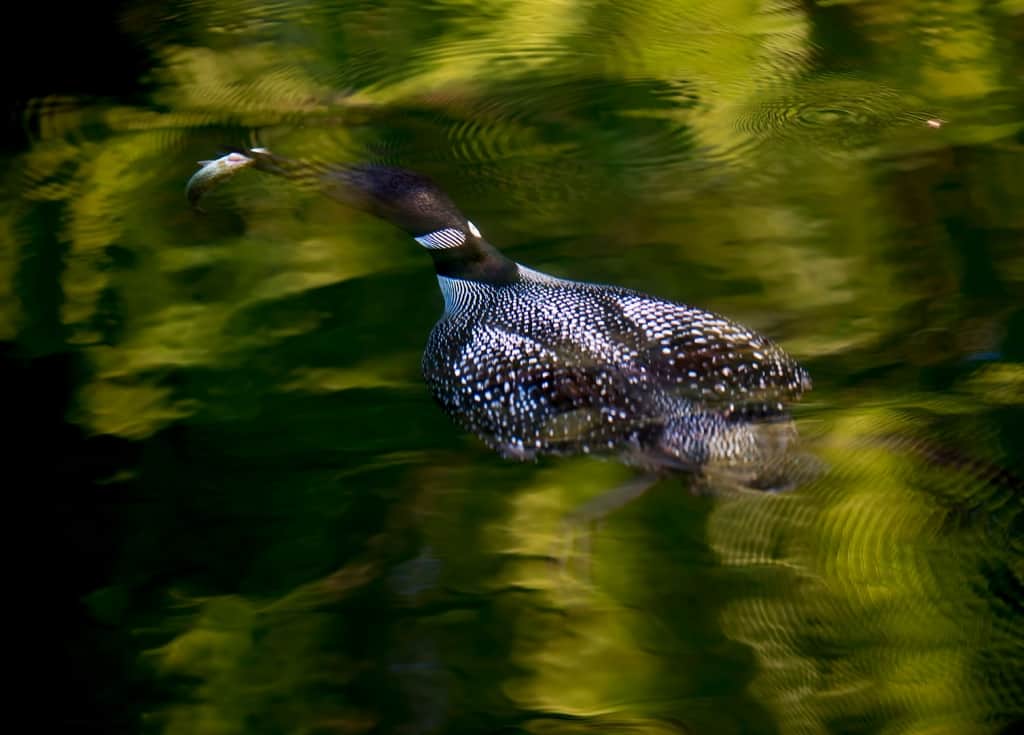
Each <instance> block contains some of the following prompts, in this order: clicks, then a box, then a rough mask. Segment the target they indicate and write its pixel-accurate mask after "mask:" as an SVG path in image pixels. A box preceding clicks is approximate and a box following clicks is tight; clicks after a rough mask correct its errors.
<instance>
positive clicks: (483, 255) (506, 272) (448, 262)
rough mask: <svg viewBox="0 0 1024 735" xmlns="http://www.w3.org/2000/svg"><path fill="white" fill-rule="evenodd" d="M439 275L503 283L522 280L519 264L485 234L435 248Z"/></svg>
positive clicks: (434, 255) (435, 260)
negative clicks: (493, 243)
mask: <svg viewBox="0 0 1024 735" xmlns="http://www.w3.org/2000/svg"><path fill="white" fill-rule="evenodd" d="M430 255H431V257H432V258H433V259H434V270H435V271H436V272H437V275H439V276H446V277H448V278H459V279H462V280H466V281H476V282H478V283H489V284H493V285H499V284H503V283H513V282H514V281H517V280H519V266H518V265H516V263H515V261H513V260H511V259H510V258H507V257H505V256H504V255H502V254H501V252H500V251H499V250H498V249H497V248H495V247H494V246H493V245H491V244H490V243H489V242H487V241H486V240H484V239H483V238H481V237H473V238H467V239H466V240H465V242H463V243H462V244H461V245H459V246H458V247H447V248H437V249H431V250H430Z"/></svg>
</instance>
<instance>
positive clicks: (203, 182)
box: [185, 153, 253, 212]
mask: <svg viewBox="0 0 1024 735" xmlns="http://www.w3.org/2000/svg"><path fill="white" fill-rule="evenodd" d="M252 164H253V159H251V158H249V157H248V156H246V155H243V154H241V153H229V154H227V155H226V156H221V157H220V158H218V159H216V160H213V161H199V165H200V166H202V168H201V169H199V170H198V171H196V172H195V173H194V174H192V178H191V179H189V180H188V184H187V185H186V186H185V196H187V197H188V202H189V204H191V205H192V208H193V209H195V210H196V211H197V212H202V211H203V209H202V208H201V207H200V206H199V200H200V199H202V197H203V195H204V194H205V193H206V192H208V191H209V190H210V189H212V188H213V187H214V186H216V185H217V184H218V183H219V182H220V181H222V180H223V179H227V178H230V177H231V176H234V175H235V174H236V173H238V172H239V171H241V170H242V169H243V168H246V167H248V166H251V165H252Z"/></svg>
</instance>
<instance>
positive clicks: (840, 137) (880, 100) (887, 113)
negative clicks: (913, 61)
mask: <svg viewBox="0 0 1024 735" xmlns="http://www.w3.org/2000/svg"><path fill="white" fill-rule="evenodd" d="M934 118H935V116H934V115H929V114H927V113H925V112H922V111H920V110H915V109H913V107H911V105H910V104H909V103H908V100H907V97H906V96H905V95H903V94H901V93H900V92H897V91H896V90H894V89H892V88H889V87H885V86H883V85H880V84H877V83H874V82H870V81H864V80H858V79H851V78H843V77H836V76H831V77H823V78H817V79H813V80H809V81H806V82H803V83H800V84H797V85H795V86H793V87H792V88H787V89H782V90H776V91H772V92H768V93H766V94H765V95H762V96H759V97H757V98H754V99H752V100H750V101H749V102H748V103H747V104H745V105H744V106H743V107H741V109H740V111H739V112H738V113H737V115H736V116H735V120H734V125H733V126H734V129H735V131H736V132H737V133H739V134H740V135H741V136H742V137H743V139H744V145H743V147H744V148H747V149H749V148H761V147H763V148H770V147H772V146H781V145H786V144H789V143H799V144H808V145H813V146H816V147H817V148H818V149H819V150H820V151H821V152H822V153H825V154H829V153H832V154H837V153H838V154H844V153H845V154H853V153H856V152H858V151H864V150H867V149H872V148H874V147H875V146H878V145H880V144H883V143H885V142H886V141H887V139H888V138H889V136H891V135H893V134H894V133H895V132H896V131H899V130H901V129H902V130H910V129H924V128H926V127H930V126H929V125H928V123H929V121H930V120H934Z"/></svg>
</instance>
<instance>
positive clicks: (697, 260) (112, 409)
mask: <svg viewBox="0 0 1024 735" xmlns="http://www.w3.org/2000/svg"><path fill="white" fill-rule="evenodd" d="M73 21H80V22H81V23H82V24H84V25H83V26H81V28H82V32H76V31H75V30H74V29H72V28H71V27H70V26H69V30H67V31H66V32H58V34H57V35H58V37H59V38H60V39H61V40H62V41H63V42H65V43H66V44H67V45H68V48H69V49H70V51H72V52H74V51H77V50H81V51H82V53H81V58H80V64H78V65H76V64H74V63H69V64H68V65H67V66H68V68H67V69H65V70H64V71H63V72H62V73H61V74H58V75H56V76H54V75H48V74H44V73H42V72H33V71H31V70H26V72H25V73H24V74H23V75H21V76H20V77H19V85H18V86H17V87H16V92H15V97H16V100H15V101H16V104H15V105H14V107H13V110H14V114H13V115H12V116H11V119H12V120H14V121H15V123H16V124H15V126H14V128H12V129H11V130H10V132H11V133H13V135H12V136H11V137H10V140H9V143H10V144H9V145H8V146H7V147H6V149H5V150H6V153H5V154H4V155H5V169H6V171H7V174H6V176H5V178H4V188H3V192H2V199H0V232H3V238H2V240H0V242H2V243H3V244H2V248H0V275H2V282H3V283H4V284H5V285H6V286H7V287H6V288H4V289H0V335H2V339H3V340H4V354H3V359H4V365H5V374H6V375H7V377H8V384H9V386H10V387H11V388H12V389H13V391H12V392H13V393H14V395H15V398H14V401H13V405H14V406H15V408H16V409H17V410H16V411H15V412H14V413H9V414H8V415H9V416H13V417H14V420H13V421H11V422H10V423H11V426H9V430H13V431H14V432H18V433H19V434H21V436H22V438H27V439H29V441H30V443H31V444H32V445H33V446H35V447H36V449H38V448H40V447H42V448H43V449H44V450H45V452H46V454H47V456H48V458H49V459H48V461H46V462H45V463H42V464H39V463H33V464H32V466H31V470H32V472H33V476H34V477H35V478H37V479H36V481H34V482H33V483H32V484H30V485H26V484H20V483H19V484H17V486H16V487H11V488H9V493H12V494H13V493H19V494H24V495H25V496H30V497H34V498H38V499H37V500H35V501H33V504H35V503H38V504H39V508H38V510H40V511H41V512H40V513H39V516H38V517H42V518H45V519H46V520H45V522H44V523H43V524H42V525H41V528H40V530H39V533H38V534H37V538H36V541H35V543H34V544H33V546H32V549H35V550H37V551H29V552H28V553H29V554H31V555H32V556H33V557H34V556H35V555H36V554H38V555H39V558H42V557H43V553H44V551H45V552H46V554H47V555H49V554H56V555H57V556H58V557H59V558H61V559H63V563H62V565H61V567H62V568H61V569H60V573H59V574H56V573H55V572H54V570H52V569H49V568H46V569H41V570H40V572H39V576H40V581H41V584H40V587H41V588H43V589H45V590H46V591H45V592H41V593H40V596H39V601H40V603H41V604H43V605H45V606H47V607H49V608H51V609H55V610H58V611H60V617H59V619H58V622H56V623H52V624H47V626H46V627H45V628H44V629H43V630H42V632H41V634H40V636H39V640H40V641H45V643H40V646H41V649H42V650H43V652H44V653H47V654H49V653H52V654H54V656H55V657H56V659H55V660H57V661H59V662H61V663H60V664H59V665H58V666H57V667H56V670H57V676H58V678H59V679H60V684H61V686H62V687H63V688H62V689H61V690H60V692H61V693H60V694H56V693H55V694H54V703H53V708H52V710H53V716H56V717H57V718H59V719H61V720H63V721H64V723H65V724H73V725H74V726H75V727H76V728H77V729H79V730H84V731H90V732H91V731H96V732H104V733H110V732H154V733H167V734H169V735H178V734H179V733H180V734H182V735H184V734H185V733H189V734H192V733H209V734H211V735H212V734H213V733H217V734H218V735H220V734H227V733H455V732H473V733H485V732H486V733H492V732H508V733H512V732H529V733H541V734H547V733H552V734H553V733H584V732H594V733H607V732H609V731H612V732H616V731H617V732H630V733H633V732H637V733H641V732H643V733H658V734H659V735H660V734H662V733H708V734H713V735H727V734H728V733H770V734H774V733H779V734H780V735H781V734H790V733H793V734H797V733H800V734H803V733H886V734H888V733H922V734H924V733H929V734H935V733H1009V732H1011V731H1013V728H1014V726H1017V727H1019V726H1020V725H1021V724H1022V721H1024V720H1022V718H1024V664H1022V661H1024V606H1022V602H1021V600H1022V599H1024V547H1022V538H1024V535H1022V533H1024V528H1022V512H1021V511H1022V507H1024V504H1022V501H1021V495H1022V492H1024V481H1022V480H1021V477H1022V473H1024V463H1022V461H1021V457H1022V456H1024V454H1022V452H1024V430H1022V428H1021V426H1022V423H1021V421H1022V419H1024V413H1022V410H1021V408H1022V404H1024V132H1022V131H1024V105H1022V103H1021V100H1024V81H1022V80H1024V53H1022V49H1024V5H1022V4H1021V3H1020V2H1017V1H1016V0H1001V1H993V2H981V1H979V0H974V1H972V0H946V1H945V2H930V1H928V0H918V1H916V2H901V3H893V2H853V1H848V2H828V3H825V2H789V1H787V0H776V1H769V0H764V1H762V2H757V1H751V0H743V1H739V0H729V1H721V2H714V3H707V2H695V1H692V2H691V1H687V0H672V1H668V0H661V1H659V0H651V1H649V2H633V3H612V2H585V1H584V2H571V1H568V0H560V1H558V2H551V1H550V0H545V1H544V2H538V1H537V0H502V1H494V2H487V3H469V2H457V1H454V0H453V1H450V2H426V3H424V2H415V3H413V2H394V3H373V2H340V3H339V2H312V3H310V2H303V3H299V2H277V3H260V2H244V1H236V2H219V1H215V0H210V1H208V2H198V1H197V2H176V3H171V4H167V5H159V6H157V5H153V4H146V3H139V4H135V3H130V2H129V3H125V4H123V5H121V6H119V7H117V8H116V9H115V10H109V12H107V11H104V12H102V13H99V12H98V13H97V14H96V15H89V16H88V17H80V18H70V19H68V22H69V23H71V22H73ZM87 40H88V41H89V42H92V41H93V40H96V41H100V42H102V43H104V44H108V45H109V46H110V48H111V50H112V51H115V52H118V53H119V54H121V56H120V58H123V59H124V60H125V64H124V66H123V67H112V66H110V65H108V64H105V63H101V62H99V61H98V60H96V59H94V58H92V56H91V55H90V54H89V53H86V51H87V49H88V47H89V44H88V43H87ZM69 58H76V57H75V56H74V55H71V56H70V57H69ZM252 144H262V145H267V146H269V147H271V148H272V149H274V150H275V151H278V152H280V153H284V154H288V155H294V156H308V157H315V158H318V159H321V160H336V161H341V162H344V161H365V160H372V161H376V162H382V163H387V164H392V165H400V166H405V167H408V168H413V169H417V170H420V171H424V172H426V173H428V174H430V175H431V176H433V177H434V178H435V179H436V180H437V181H439V182H440V183H441V184H442V185H443V186H444V187H445V188H446V189H447V190H448V191H449V192H450V193H451V195H452V196H453V198H454V199H455V200H456V201H457V202H459V204H460V206H461V207H462V209H463V210H464V211H465V212H466V213H467V214H468V215H469V216H470V217H471V218H472V219H473V221H474V222H475V223H476V224H477V225H479V226H480V228H481V229H482V230H483V231H484V232H485V233H486V234H487V236H488V238H489V239H490V240H491V241H492V242H494V243H495V244H497V245H498V246H499V247H501V248H503V249H504V250H505V252H506V253H508V254H509V255H510V256H511V257H513V258H514V259H516V260H519V261H521V262H524V263H526V264H528V265H530V266H531V267H534V268H537V269H539V270H543V271H546V272H551V273H554V274H558V275H563V276H569V277H574V278H580V279H588V280H595V281H601V282H611V283H618V284H622V285H625V286H630V287H635V288H639V289H642V290H644V291H648V292H652V293H656V294H658V295H660V296H664V297H668V298H673V299H676V300H680V301H684V302H687V303H693V304H696V305H699V306H702V307H705V308H709V309H713V310H715V311H718V312H720V313H724V314H728V315H729V316H731V317H733V318H735V319H737V320H739V321H742V322H744V323H746V324H749V325H751V326H752V327H755V328H757V329H758V330H760V331H763V332H765V333H767V334H769V335H771V336H772V337H773V338H774V339H776V340H778V341H779V342H780V343H781V344H783V345H784V346H785V347H786V349H787V350H789V351H790V352H791V353H792V354H793V355H795V356H796V357H797V358H798V359H800V360H801V362H802V363H803V364H805V365H806V366H807V368H808V369H809V370H810V372H811V374H812V375H813V377H814V380H815V388H814V391H813V392H812V393H810V394H809V395H808V396H807V398H806V400H805V401H804V402H803V403H802V404H801V406H800V407H799V408H798V409H797V410H796V413H795V416H796V420H797V425H798V427H799V429H800V432H801V435H802V437H803V440H804V442H805V446H806V449H807V451H808V452H809V453H811V454H812V455H813V456H814V457H816V458H817V459H818V460H819V461H820V462H821V464H822V466H823V467H824V468H825V471H824V472H823V473H821V474H820V476H817V477H815V478H813V479H809V480H808V481H807V482H805V483H803V484H802V485H801V486H800V487H798V488H796V489H794V490H792V491H790V492H787V493H779V494H763V493H722V494H718V495H715V496H711V497H708V496H694V495H692V494H691V493H690V492H689V491H688V487H687V486H688V482H687V481H686V479H685V478H676V479H672V480H666V481H664V482H662V483H660V484H659V485H658V486H657V487H656V488H654V489H653V490H651V491H650V492H649V493H647V494H646V495H645V496H643V497H642V498H640V499H639V500H637V501H635V502H633V503H631V504H629V505H628V506H626V507H625V508H623V509H621V510H620V511H618V512H616V513H614V514H613V515H611V516H610V517H609V518H608V519H607V520H606V521H604V522H603V523H602V524H600V525H599V527H597V528H595V529H594V532H593V535H592V536H591V538H590V541H589V553H587V552H586V549H585V548H584V545H583V544H575V545H573V548H574V551H573V552H572V553H571V560H570V563H568V564H562V563H561V562H560V559H561V558H562V557H561V556H560V554H562V553H563V552H562V551H561V550H564V549H565V547H566V543H567V537H566V533H565V525H564V519H565V517H566V514H568V513H569V512H570V511H571V510H572V509H573V508H576V507H578V506H579V504H580V503H583V502H585V501H586V500H588V499H591V498H593V497H596V496H597V495H599V494H600V493H602V492H603V491H605V490H607V489H608V488H611V487H614V486H615V485H616V484H618V483H621V482H624V481H626V480H627V479H628V478H629V477H630V473H629V471H628V470H626V469H625V468H622V467H620V466H618V465H616V464H613V463H607V462H601V461H599V460H596V459H591V458H578V459H564V460H545V461H542V462H539V463H536V464H532V463H530V464H517V463H510V462H506V461H503V460H501V459H500V458H499V457H497V456H495V455H493V454H492V453H490V452H488V451H487V450H486V448H484V447H483V446H482V445H481V444H480V443H479V442H478V441H476V440H475V439H473V438H472V437H469V436H466V435H464V434H463V433H462V432H460V431H459V430H458V429H457V428H456V427H455V426H453V425H452V424H451V423H450V422H449V421H448V420H447V419H446V418H445V417H444V416H443V415H442V414H441V413H440V411H439V410H438V409H437V408H436V407H435V405H434V404H433V402H432V400H431V398H430V396H429V394H428V393H427V391H426V388H425V387H424V385H423V383H422V380H421V378H420V375H419V355H420V351H421V350H422V347H423V344H424V342H425V339H426V335H427V333H428V332H429V330H430V328H431V326H432V324H433V322H434V320H435V319H436V317H437V315H438V314H439V313H440V304H441V298H440V294H439V293H438V291H437V287H436V281H435V279H434V275H433V273H432V271H431V268H430V263H429V260H428V259H427V257H426V256H425V255H424V253H422V252H421V251H420V249H419V248H418V247H417V246H416V244H415V243H413V242H411V241H409V240H408V239H407V238H405V237H404V236H403V235H402V234H401V233H399V232H398V231H396V230H394V229H392V228H390V227H389V226H388V225H387V224H385V223H382V222H379V221H376V220H372V219H370V218H368V217H366V216H364V215H361V214H358V213H355V212H351V211H347V210H345V209H343V208H341V207H339V206H337V205H336V204H335V203H332V202H330V201H328V200H326V199H323V198H319V197H318V196H316V195H315V194H314V193H312V192H308V191H304V190H302V189H300V188H296V187H293V186H290V185H289V184H288V183H287V182H283V181H278V180H273V179H270V178H268V177H261V176H259V175H257V174H255V173H253V172H246V173H245V174H242V175H240V176H238V177H237V178H236V179H235V180H233V181H231V182H230V183H229V184H227V185H225V186H223V187H220V188H218V189H217V191H215V192H213V193H212V194H211V195H210V197H209V198H208V199H207V200H206V201H205V202H204V208H205V209H207V211H208V213H207V214H206V215H205V216H202V215H197V214H196V213H194V212H192V211H190V210H189V208H188V206H187V204H186V202H185V199H184V193H183V187H184V183H185V181H186V180H187V179H188V177H189V176H190V175H191V173H192V172H193V171H194V169H195V161H196V160H197V159H206V158H210V157H214V156H216V155H219V154H221V153H224V152H226V151H228V150H230V149H232V148H233V147H236V146H241V145H252ZM46 487H51V488H52V490H50V491H48V492H46V493H41V491H40V489H41V488H46ZM65 685H66V686H65Z"/></svg>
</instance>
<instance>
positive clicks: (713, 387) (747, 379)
mask: <svg viewBox="0 0 1024 735" xmlns="http://www.w3.org/2000/svg"><path fill="white" fill-rule="evenodd" d="M239 156H241V157H242V158H239ZM200 163H204V164H205V165H204V167H203V168H202V169H200V170H199V171H198V172H197V173H196V174H195V175H194V176H193V178H192V180H191V181H190V182H189V186H188V193H189V199H190V201H192V202H193V205H194V206H197V204H198V199H199V197H200V196H201V194H202V193H203V192H204V191H205V190H206V189H208V188H209V187H210V186H212V184H213V183H215V182H216V180H218V179H220V178H225V177H228V176H232V175H234V174H235V173H236V172H237V171H238V170H240V169H241V168H245V167H250V166H251V167H253V168H255V169H256V170H259V171H263V172H265V173H270V174H275V175H278V176H284V177H286V178H289V179H293V180H298V181H299V182H301V183H305V184H307V185H310V186H312V187H315V188H318V189H320V190H321V191H322V192H324V193H325V194H327V195H328V196H330V197H332V198H334V199H336V200H338V201H340V202H342V203H344V204H346V205H348V206H350V207H354V208H356V209H360V210H363V211H366V212H369V213H371V214H373V215H376V216H377V217H380V218H382V219H385V220H387V221H389V222H391V223H392V224H394V225H395V226H397V227H398V228H400V229H401V230H403V231H405V232H406V233H408V234H409V235H411V236H412V238H413V239H414V240H415V241H416V242H417V243H419V244H420V245H421V246H422V247H423V248H424V249H426V250H427V252H428V253H429V254H430V256H431V258H432V259H433V262H434V268H435V270H436V272H437V280H438V283H439V285H440V289H441V293H442V295H443V297H444V312H443V314H442V315H441V318H440V319H439V321H438V322H437V324H436V325H435V326H434V328H433V331H432V332H431V333H430V337H429V339H428V341H427V346H426V349H425V351H424V353H423V361H422V368H423V375H424V377H425V379H426V382H427V384H428V385H429V387H430V390H431V392H432V393H433V395H434V398H435V399H436V400H437V402H438V403H439V404H440V406H441V408H442V409H443V410H444V412H445V413H447V414H448V416H449V417H451V418H452V419H454V420H455V421H456V422H457V423H459V424H461V425H462V426H463V427H464V428H465V429H467V430H468V431H470V432H472V433H473V434H475V435H476V436H477V437H479V438H480V439H481V440H482V441H483V442H484V443H485V444H487V445H488V446H489V447H491V448H492V449H494V450H496V451H497V452H498V453H500V454H501V455H502V456H504V457H506V458H512V459H518V460H532V459H536V458H537V457H539V456H542V455H571V454H593V455H600V456H605V457H610V458H613V459H616V460H618V461H621V462H623V463H625V464H627V465H631V466H635V467H638V468H641V469H644V470H646V471H648V472H657V473H663V472H665V471H669V472H672V471H683V472H690V473H695V474H699V473H700V472H701V471H702V470H703V469H704V468H707V467H709V466H712V465H718V466H735V467H754V468H757V467H758V466H760V465H763V464H766V463H768V462H770V461H771V460H772V458H773V457H774V456H776V455H777V454H778V452H779V449H780V445H781V446H782V447H783V448H784V445H785V444H787V443H788V442H789V439H788V438H786V437H788V436H789V434H788V433H787V432H786V431H785V430H783V431H781V432H780V431H778V430H777V428H773V427H778V426H780V425H781V426H783V427H785V426H789V425H791V423H792V422H791V421H790V420H789V419H788V416H787V413H786V406H787V404H788V403H790V402H792V401H795V400H797V399H798V398H800V396H801V395H802V393H803V392H804V391H806V390H808V389H810V387H811V380H810V377H809V375H808V373H807V371H806V370H805V369H804V368H803V367H801V366H800V365H799V364H798V363H797V362H796V361H795V360H794V359H793V358H791V357H790V356H789V355H788V354H786V353H785V352H784V351H783V350H782V348H780V347H779V346H778V345H777V344H775V343H774V342H773V341H771V340H770V339H768V338H767V337H764V336H762V335H760V334H758V333H756V332H755V331H753V330H751V329H749V328H747V327H744V326H742V325H740V324H738V323H736V322H734V321H731V320H729V319H727V318H725V317H723V316H719V315H717V314H714V313H711V312H708V311H704V310H702V309H698V308H695V307H693V306H688V305H686V304H682V303H677V302H674V301H670V300H667V299H662V298H658V297H656V296H650V295H648V294H645V293H642V292H640V291H634V290H631V289H628V288H622V287H619V286H613V285H602V284H597V283H587V282H581V281H573V280H568V279H564V278H557V277H554V276H550V275H547V274H545V273H541V272H539V271H536V270H533V269H531V268H528V267H526V266H525V265H522V264H520V263H517V262H514V261H513V260H511V259H509V258H508V257H506V256H505V255H503V254H502V253H501V252H500V251H498V250H497V249H496V248H495V247H494V246H493V245H492V244H491V243H490V242H489V241H488V240H487V239H486V238H485V237H484V235H483V234H482V233H481V231H480V229H479V228H478V227H477V226H476V225H475V224H473V222H471V221H470V220H469V219H468V218H467V217H466V216H465V215H464V214H463V213H462V212H461V211H460V210H459V209H458V207H456V205H455V204H454V203H453V202H452V200H451V199H450V198H449V197H448V196H447V195H446V194H445V193H444V192H443V191H442V190H441V189H440V188H439V187H438V186H437V185H436V184H435V183H434V182H433V181H432V180H431V179H429V178H428V177H426V176H423V175H421V174H418V173H414V172H412V171H408V170H405V169H400V168H393V167H388V166H380V165H352V166H334V165H327V164H320V163H310V162H301V161H296V160H291V159H287V158H284V157H281V156H278V155H276V154H273V153H271V152H270V151H268V150H267V149H265V148H252V149H246V150H245V152H244V153H237V152H236V153H232V154H230V155H229V156H225V157H223V158H222V159H218V160H217V161H212V162H200ZM780 436H781V437H783V438H782V439H780V438H779V437H780ZM753 474H757V472H756V471H755V472H754V473H753Z"/></svg>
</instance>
